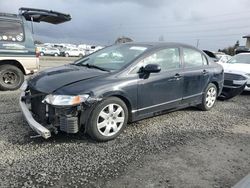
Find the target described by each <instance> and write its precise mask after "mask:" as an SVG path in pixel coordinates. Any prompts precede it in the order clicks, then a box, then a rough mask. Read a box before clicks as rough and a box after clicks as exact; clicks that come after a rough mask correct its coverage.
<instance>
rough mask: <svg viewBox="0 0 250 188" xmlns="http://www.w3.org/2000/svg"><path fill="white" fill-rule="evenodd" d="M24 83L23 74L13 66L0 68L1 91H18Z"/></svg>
mask: <svg viewBox="0 0 250 188" xmlns="http://www.w3.org/2000/svg"><path fill="white" fill-rule="evenodd" d="M23 82H24V75H23V72H22V71H21V70H20V69H19V68H17V67H15V66H13V65H2V66H0V90H3V91H6V90H16V89H18V88H20V87H21V85H22V84H23Z"/></svg>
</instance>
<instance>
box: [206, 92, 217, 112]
mask: <svg viewBox="0 0 250 188" xmlns="http://www.w3.org/2000/svg"><path fill="white" fill-rule="evenodd" d="M216 95H217V91H216V88H214V87H210V88H209V89H208V91H207V95H206V105H207V107H208V108H211V107H212V106H213V105H214V103H215V101H216Z"/></svg>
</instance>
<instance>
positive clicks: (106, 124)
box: [20, 43, 223, 141]
mask: <svg viewBox="0 0 250 188" xmlns="http://www.w3.org/2000/svg"><path fill="white" fill-rule="evenodd" d="M222 87H223V68H222V67H221V65H219V64H215V63H213V62H209V61H208V58H207V56H206V55H205V54H204V53H203V52H202V51H200V50H198V49H196V48H194V47H192V46H188V45H183V44H177V43H127V44H120V45H114V46H111V47H107V48H105V49H103V50H100V51H98V52H96V53H93V54H91V55H89V56H86V57H84V58H82V59H80V60H78V61H76V62H75V63H72V64H68V65H65V66H61V67H57V68H52V69H48V70H45V71H43V72H40V73H39V74H37V75H36V76H34V77H33V78H31V79H29V80H28V81H27V83H26V85H23V87H22V88H23V92H22V94H21V98H20V106H21V109H22V111H23V114H24V116H25V117H26V120H27V122H28V124H29V125H30V127H31V128H32V129H33V130H35V131H36V132H37V133H38V135H37V136H42V137H44V138H49V137H50V136H51V132H54V133H57V132H58V131H64V132H67V133H77V132H79V131H85V132H86V133H88V134H89V135H90V136H91V137H92V138H93V139H96V140H98V141H107V140H111V139H114V138H115V137H117V136H118V135H119V134H120V133H121V132H122V131H123V129H124V128H125V126H126V124H127V122H134V121H138V120H141V119H143V118H148V117H152V116H155V115H159V114H161V113H164V112H166V111H173V110H177V109H181V108H186V107H189V106H197V107H199V108H200V109H202V110H210V109H211V108H212V107H213V106H214V104H215V101H216V98H217V96H219V95H220V93H221V91H222Z"/></svg>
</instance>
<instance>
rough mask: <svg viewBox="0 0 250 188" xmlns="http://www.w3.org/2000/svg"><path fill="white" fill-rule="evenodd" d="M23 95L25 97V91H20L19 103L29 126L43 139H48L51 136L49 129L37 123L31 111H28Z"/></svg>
mask: <svg viewBox="0 0 250 188" xmlns="http://www.w3.org/2000/svg"><path fill="white" fill-rule="evenodd" d="M23 97H25V92H22V93H21V96H20V100H19V105H20V107H21V110H22V113H23V115H24V117H25V119H26V121H27V122H28V124H29V126H30V127H31V128H32V129H33V130H34V131H35V132H37V133H38V134H39V135H40V136H42V137H43V138H45V139H48V138H49V137H51V131H50V130H49V129H47V128H46V127H44V126H43V125H41V124H40V123H38V122H37V121H36V120H35V119H34V118H33V116H32V113H31V112H30V110H29V108H28V106H27V104H26V102H25V101H24V100H23Z"/></svg>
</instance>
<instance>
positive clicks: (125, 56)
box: [75, 44, 147, 70]
mask: <svg viewBox="0 0 250 188" xmlns="http://www.w3.org/2000/svg"><path fill="white" fill-rule="evenodd" d="M145 50H147V47H146V46H139V45H128V44H126V45H125V44H124V45H114V46H111V47H107V48H104V49H103V50H100V51H98V52H96V53H93V54H91V55H89V56H87V57H85V58H82V59H80V60H79V61H76V62H75V64H76V65H79V66H80V65H92V66H98V67H100V68H103V69H106V70H119V69H121V68H122V67H124V66H126V65H128V64H129V63H130V62H131V61H132V60H134V59H135V58H137V57H138V56H139V55H141V54H142V53H143V52H144V51H145Z"/></svg>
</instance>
